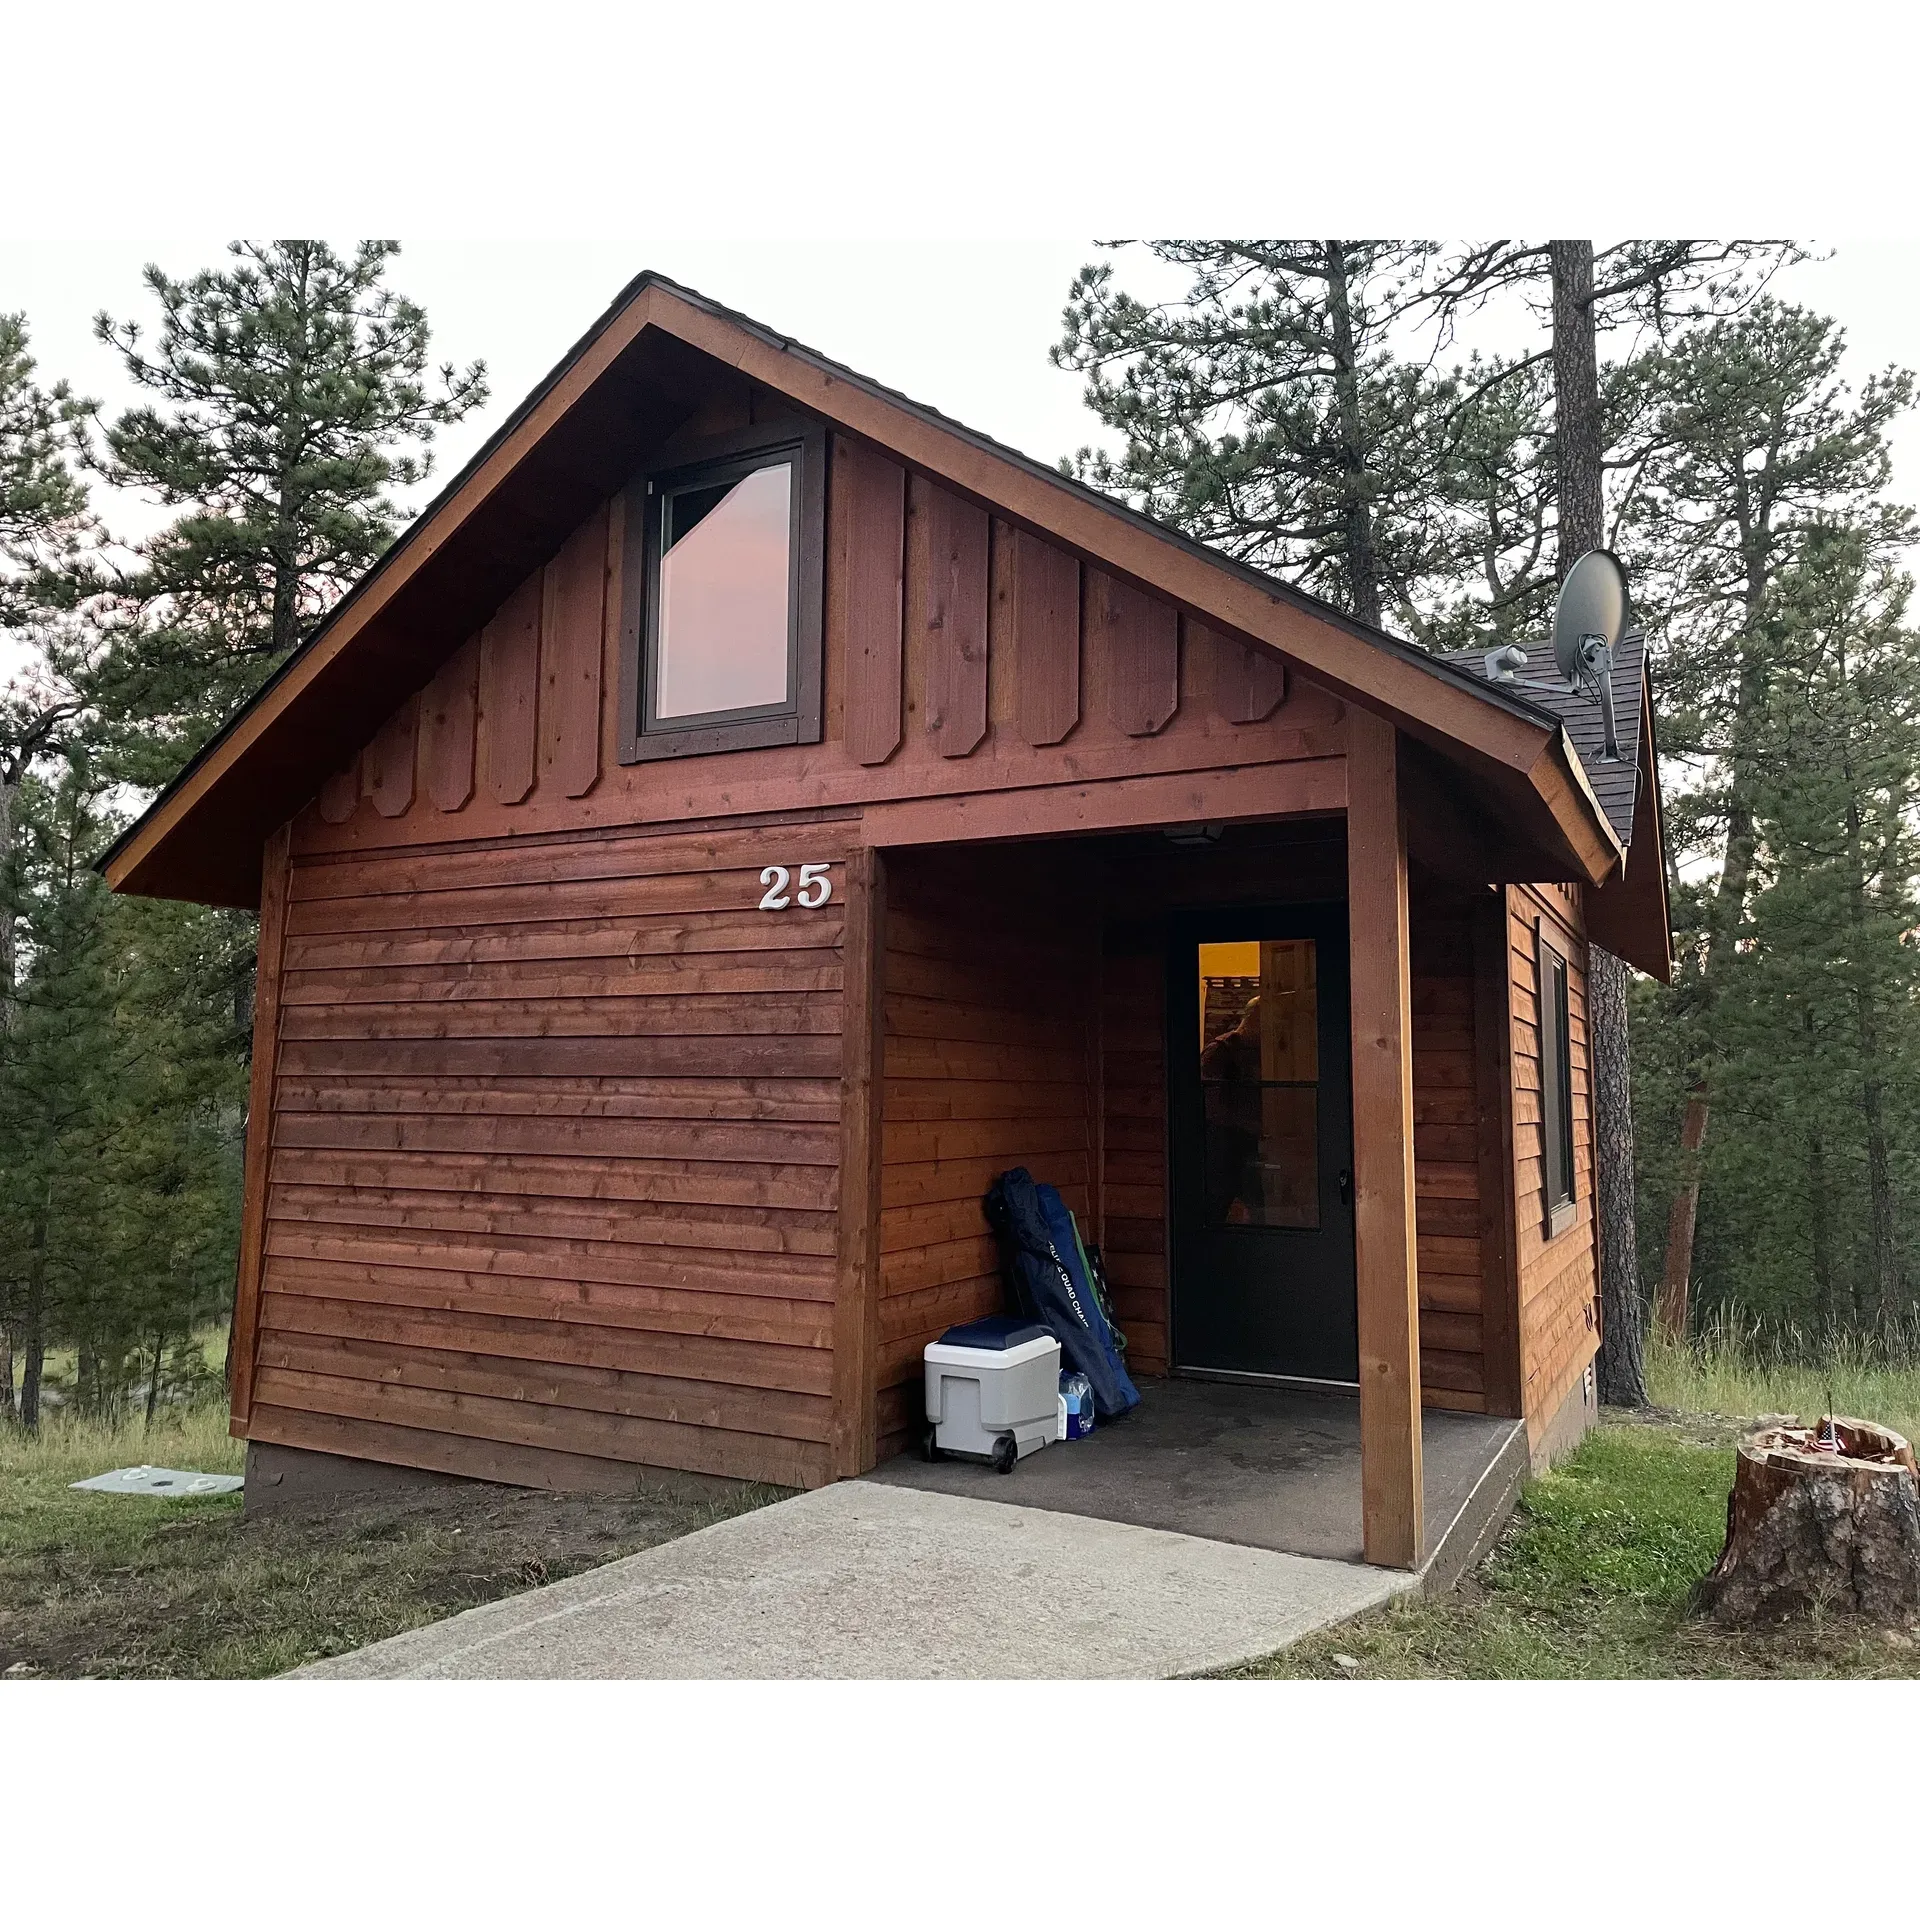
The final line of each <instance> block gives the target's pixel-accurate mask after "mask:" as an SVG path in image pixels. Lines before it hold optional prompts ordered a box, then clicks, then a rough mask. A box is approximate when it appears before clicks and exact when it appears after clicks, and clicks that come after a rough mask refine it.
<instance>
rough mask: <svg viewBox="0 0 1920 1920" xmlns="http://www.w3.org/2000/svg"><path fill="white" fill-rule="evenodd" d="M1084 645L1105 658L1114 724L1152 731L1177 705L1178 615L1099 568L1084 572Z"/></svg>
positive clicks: (1138, 732)
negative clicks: (1085, 595) (1085, 626)
mask: <svg viewBox="0 0 1920 1920" xmlns="http://www.w3.org/2000/svg"><path fill="white" fill-rule="evenodd" d="M1086 592H1087V648H1088V651H1089V652H1090V653H1092V652H1101V651H1104V653H1105V654H1106V656H1107V675H1108V678H1107V689H1108V701H1109V705H1110V709H1111V711H1112V715H1113V722H1114V725H1115V726H1117V727H1118V728H1119V729H1120V731H1121V732H1122V733H1125V734H1130V735H1133V736H1135V737H1136V738H1137V737H1139V736H1140V735H1143V734H1150V733H1158V732H1159V731H1160V729H1161V728H1162V727H1164V726H1165V725H1166V724H1167V722H1168V721H1169V720H1171V719H1172V718H1173V715H1174V710H1175V709H1176V708H1177V707H1178V706H1179V704H1180V616H1179V615H1178V614H1177V613H1176V612H1175V611H1174V609H1173V608H1172V607H1170V606H1169V605H1168V604H1167V603H1166V602H1165V601H1164V600H1155V599H1152V598H1150V597H1149V596H1148V595H1146V594H1144V593H1142V592H1140V591H1139V589H1138V588H1135V587H1130V586H1128V585H1127V583H1126V582H1125V581H1124V580H1116V579H1115V578H1114V577H1113V576H1112V575H1111V574H1110V573H1103V572H1102V571H1101V570H1100V569H1099V568H1097V567H1094V568H1089V569H1088V572H1087V587H1086Z"/></svg>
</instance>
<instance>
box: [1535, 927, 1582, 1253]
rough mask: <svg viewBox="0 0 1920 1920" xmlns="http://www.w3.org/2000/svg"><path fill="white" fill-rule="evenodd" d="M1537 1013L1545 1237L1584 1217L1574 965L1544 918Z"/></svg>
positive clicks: (1538, 940) (1538, 930)
mask: <svg viewBox="0 0 1920 1920" xmlns="http://www.w3.org/2000/svg"><path fill="white" fill-rule="evenodd" d="M1533 954H1534V996H1535V997H1534V1013H1535V1018H1536V1021H1537V1023H1538V1024H1537V1029H1536V1030H1537V1032H1538V1033H1539V1036H1540V1198H1541V1207H1542V1212H1543V1214H1544V1217H1545V1223H1546V1234H1547V1238H1548V1239H1552V1238H1553V1236H1554V1235H1555V1234H1557V1233H1562V1232H1564V1231H1565V1230H1566V1229H1567V1227H1568V1226H1570V1225H1571V1224H1572V1222H1573V1220H1574V1218H1575V1216H1576V1215H1577V1214H1578V1212H1579V1195H1578V1192H1577V1191H1576V1178H1577V1176H1576V1160H1575V1154H1574V1121H1573V986H1572V981H1573V962H1572V959H1571V957H1570V955H1569V954H1568V951H1567V949H1566V948H1565V947H1564V946H1563V945H1562V944H1561V942H1560V940H1559V939H1558V937H1557V936H1556V935H1554V934H1552V933H1549V932H1548V930H1547V923H1546V921H1545V919H1544V918H1541V919H1536V920H1535V921H1534V923H1533Z"/></svg>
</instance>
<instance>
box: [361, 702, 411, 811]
mask: <svg viewBox="0 0 1920 1920" xmlns="http://www.w3.org/2000/svg"><path fill="white" fill-rule="evenodd" d="M418 712H419V703H418V702H417V701H414V700H408V701H405V702H404V703H403V704H402V705H401V706H400V708H399V709H398V710H397V711H396V712H394V713H392V714H390V715H389V716H388V718H387V722H386V724H385V725H384V726H383V727H382V728H381V729H380V731H379V732H378V733H376V734H375V735H374V736H373V739H372V740H371V741H370V742H369V743H368V746H367V750H366V752H365V753H363V754H362V755H361V756H360V785H361V791H362V792H363V793H365V795H366V797H367V798H368V799H369V800H371V801H372V802H373V807H374V811H375V812H376V813H378V814H381V815H382V816H384V817H385V818H386V819H388V820H397V819H398V818H399V817H400V816H401V815H402V814H403V813H405V812H406V810H407V809H408V808H409V807H410V806H412V805H413V763H414V732H415V720H416V716H417V715H418Z"/></svg>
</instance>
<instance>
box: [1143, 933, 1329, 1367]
mask: <svg viewBox="0 0 1920 1920" xmlns="http://www.w3.org/2000/svg"><path fill="white" fill-rule="evenodd" d="M1169 969H1170V977H1169V981H1168V994H1167V1007H1168V1035H1167V1048H1168V1075H1167V1093H1168V1102H1167V1106H1168V1125H1169V1128H1170V1131H1171V1136H1172V1137H1171V1140H1170V1147H1171V1162H1172V1169H1173V1195H1172V1199H1173V1247H1172V1253H1173V1345H1174V1352H1173V1357H1174V1363H1175V1364H1176V1365H1177V1366H1182V1367H1199V1368H1207V1369H1214V1370H1219V1371H1223V1372H1232V1373H1254V1374H1274V1375H1280V1376H1287V1377H1292V1378H1296V1379H1309V1380H1339V1381H1351V1380H1356V1379H1358V1378H1359V1337H1358V1331H1357V1328H1356V1323H1355V1306H1354V1270H1353V1172H1352V1169H1353V1150H1352V1136H1353V1121H1352V1081H1351V1074H1350V1071H1349V1063H1350V1060H1351V1051H1350V1049H1351V1041H1350V1038H1349V1033H1348V1026H1347V924H1346V913H1345V910H1344V909H1343V908H1341V907H1311V908H1287V909H1284V910H1281V909H1275V910H1271V911H1260V912H1239V913H1232V914H1220V915H1209V916H1206V917H1204V918H1196V919H1194V920H1191V921H1187V922H1183V923H1181V924H1180V925H1179V926H1178V927H1177V928H1176V931H1175V933H1174V936H1173V945H1172V951H1171V954H1170V957H1169Z"/></svg>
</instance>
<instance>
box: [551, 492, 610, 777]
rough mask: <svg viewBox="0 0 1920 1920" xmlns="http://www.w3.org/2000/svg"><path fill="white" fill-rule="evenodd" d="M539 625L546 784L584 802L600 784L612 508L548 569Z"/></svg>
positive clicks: (593, 519) (584, 526)
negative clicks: (601, 711) (584, 798)
mask: <svg viewBox="0 0 1920 1920" xmlns="http://www.w3.org/2000/svg"><path fill="white" fill-rule="evenodd" d="M544 595H545V599H544V603H543V606H542V609H541V621H540V782H541V785H542V786H543V787H546V788H549V789H550V790H551V791H552V792H554V793H560V794H565V795H566V796H567V797H568V798H570V799H576V800H577V799H579V798H580V797H581V796H582V795H584V794H588V793H591V792H592V791H593V787H594V783H595V782H596V781H597V780H598V779H599V778H600V665H601V660H602V657H603V653H604V642H605V636H606V604H607V509H606V508H605V507H604V506H603V507H602V508H601V509H600V510H599V512H597V513H595V514H593V515H591V516H590V517H589V518H588V519H586V520H585V521H583V522H582V523H581V525H580V527H579V528H578V529H577V530H576V531H575V533H574V534H573V537H572V538H571V539H570V540H568V542H567V543H566V545H565V546H563V547H562V548H561V549H560V551H559V552H558V553H557V554H555V555H554V557H553V559H552V560H551V561H550V562H549V563H548V565H547V568H546V576H545V586H544Z"/></svg>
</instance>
